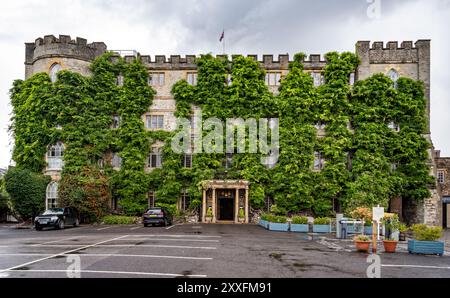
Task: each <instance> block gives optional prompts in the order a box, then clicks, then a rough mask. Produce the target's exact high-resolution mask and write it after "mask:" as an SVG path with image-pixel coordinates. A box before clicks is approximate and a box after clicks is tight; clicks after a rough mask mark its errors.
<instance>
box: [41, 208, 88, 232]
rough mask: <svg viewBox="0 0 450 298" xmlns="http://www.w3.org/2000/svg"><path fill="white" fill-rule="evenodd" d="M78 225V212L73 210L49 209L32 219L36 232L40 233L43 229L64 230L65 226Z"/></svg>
mask: <svg viewBox="0 0 450 298" xmlns="http://www.w3.org/2000/svg"><path fill="white" fill-rule="evenodd" d="M79 223H80V221H79V218H78V212H77V210H76V209H75V208H72V207H64V208H50V209H47V210H45V211H44V213H42V214H41V215H39V216H36V218H35V219H34V227H35V228H36V230H37V231H42V229H43V228H45V227H54V228H56V229H64V227H65V226H67V225H73V226H74V227H76V226H78V225H79Z"/></svg>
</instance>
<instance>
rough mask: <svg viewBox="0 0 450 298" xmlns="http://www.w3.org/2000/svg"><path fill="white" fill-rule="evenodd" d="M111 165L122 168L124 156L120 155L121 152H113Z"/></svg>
mask: <svg viewBox="0 0 450 298" xmlns="http://www.w3.org/2000/svg"><path fill="white" fill-rule="evenodd" d="M111 166H112V167H113V168H121V167H122V157H120V156H119V154H117V153H113V154H112V158H111Z"/></svg>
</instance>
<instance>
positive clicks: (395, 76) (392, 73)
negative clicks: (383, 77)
mask: <svg viewBox="0 0 450 298" xmlns="http://www.w3.org/2000/svg"><path fill="white" fill-rule="evenodd" d="M388 77H389V78H390V79H391V80H392V81H393V82H394V86H393V87H394V88H395V89H397V81H398V78H399V76H398V72H397V71H396V70H395V69H391V70H390V71H389V72H388Z"/></svg>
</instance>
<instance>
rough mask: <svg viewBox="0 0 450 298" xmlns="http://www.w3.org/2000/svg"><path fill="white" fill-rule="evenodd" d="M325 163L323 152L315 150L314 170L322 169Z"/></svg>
mask: <svg viewBox="0 0 450 298" xmlns="http://www.w3.org/2000/svg"><path fill="white" fill-rule="evenodd" d="M324 164H325V160H324V158H323V157H322V154H321V153H320V152H317V151H316V152H314V166H313V169H314V170H318V171H320V170H322V169H323V167H324Z"/></svg>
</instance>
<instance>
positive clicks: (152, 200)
mask: <svg viewBox="0 0 450 298" xmlns="http://www.w3.org/2000/svg"><path fill="white" fill-rule="evenodd" d="M147 200H148V208H154V207H155V201H156V194H155V192H154V191H153V190H151V191H149V192H148V193H147Z"/></svg>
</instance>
